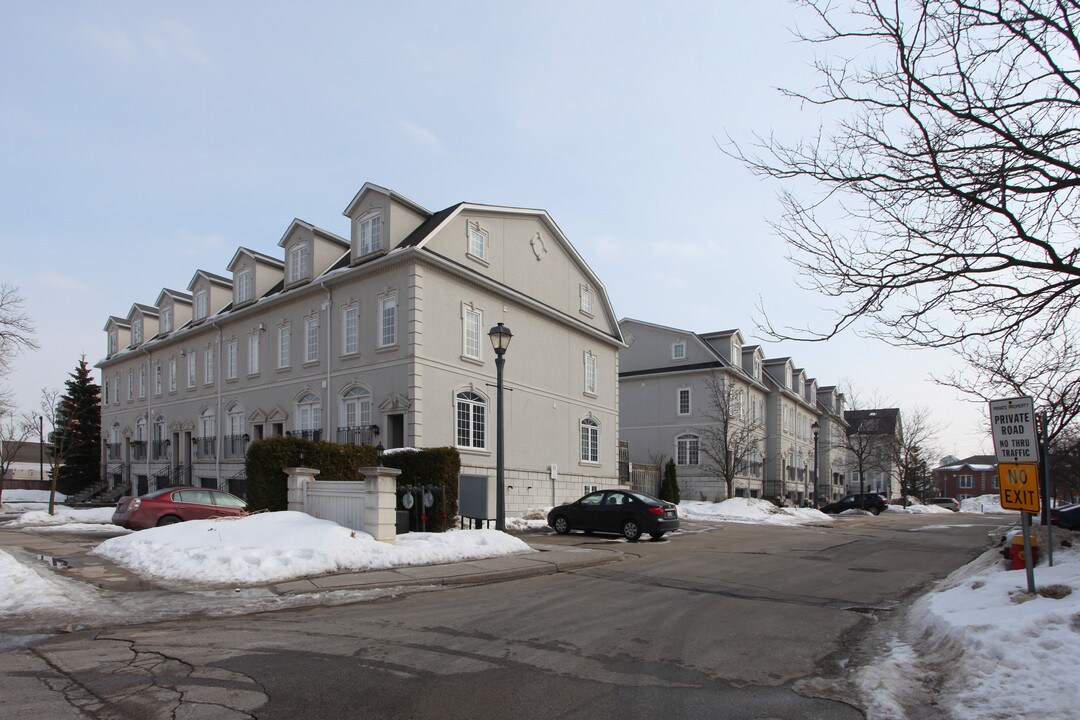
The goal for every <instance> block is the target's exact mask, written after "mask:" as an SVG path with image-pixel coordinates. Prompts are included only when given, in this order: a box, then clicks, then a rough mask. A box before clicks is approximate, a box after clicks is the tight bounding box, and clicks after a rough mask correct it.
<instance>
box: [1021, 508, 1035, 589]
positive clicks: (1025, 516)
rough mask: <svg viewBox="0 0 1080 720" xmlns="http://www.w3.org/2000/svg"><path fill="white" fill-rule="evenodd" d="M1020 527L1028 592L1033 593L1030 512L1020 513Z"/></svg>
mask: <svg viewBox="0 0 1080 720" xmlns="http://www.w3.org/2000/svg"><path fill="white" fill-rule="evenodd" d="M1020 527H1021V528H1022V529H1023V531H1024V571H1025V572H1026V573H1027V586H1028V592H1029V593H1030V594H1032V595H1034V594H1035V570H1034V568H1032V566H1031V514H1030V513H1026V512H1022V513H1020Z"/></svg>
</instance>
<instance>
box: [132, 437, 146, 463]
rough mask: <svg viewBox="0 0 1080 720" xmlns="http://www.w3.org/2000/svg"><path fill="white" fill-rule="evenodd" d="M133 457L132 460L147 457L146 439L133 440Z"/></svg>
mask: <svg viewBox="0 0 1080 720" xmlns="http://www.w3.org/2000/svg"><path fill="white" fill-rule="evenodd" d="M131 459H132V460H145V459H146V441H145V440H132V441H131Z"/></svg>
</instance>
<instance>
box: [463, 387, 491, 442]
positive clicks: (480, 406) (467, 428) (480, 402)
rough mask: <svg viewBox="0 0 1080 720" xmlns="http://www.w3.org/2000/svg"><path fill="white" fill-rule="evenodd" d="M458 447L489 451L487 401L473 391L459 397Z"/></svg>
mask: <svg viewBox="0 0 1080 720" xmlns="http://www.w3.org/2000/svg"><path fill="white" fill-rule="evenodd" d="M457 446H458V447H461V448H470V449H475V450H485V449H487V401H486V400H484V398H483V397H482V396H480V395H479V394H477V393H474V392H471V391H465V392H460V393H458V395H457Z"/></svg>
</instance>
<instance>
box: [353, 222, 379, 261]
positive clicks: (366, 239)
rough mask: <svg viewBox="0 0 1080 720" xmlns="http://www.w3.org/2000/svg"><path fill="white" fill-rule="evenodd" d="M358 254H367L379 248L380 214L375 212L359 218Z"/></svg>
mask: <svg viewBox="0 0 1080 720" xmlns="http://www.w3.org/2000/svg"><path fill="white" fill-rule="evenodd" d="M358 230H359V232H358V233H357V235H358V236H359V239H360V254H361V255H367V254H368V253H373V252H375V251H376V250H378V249H379V247H380V245H381V242H382V215H380V214H379V213H375V214H373V215H368V216H367V217H365V218H363V219H361V220H360V223H359V228H358Z"/></svg>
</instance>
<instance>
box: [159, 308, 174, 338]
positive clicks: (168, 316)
mask: <svg viewBox="0 0 1080 720" xmlns="http://www.w3.org/2000/svg"><path fill="white" fill-rule="evenodd" d="M161 332H163V333H169V332H172V308H171V307H168V308H162V310H161Z"/></svg>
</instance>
